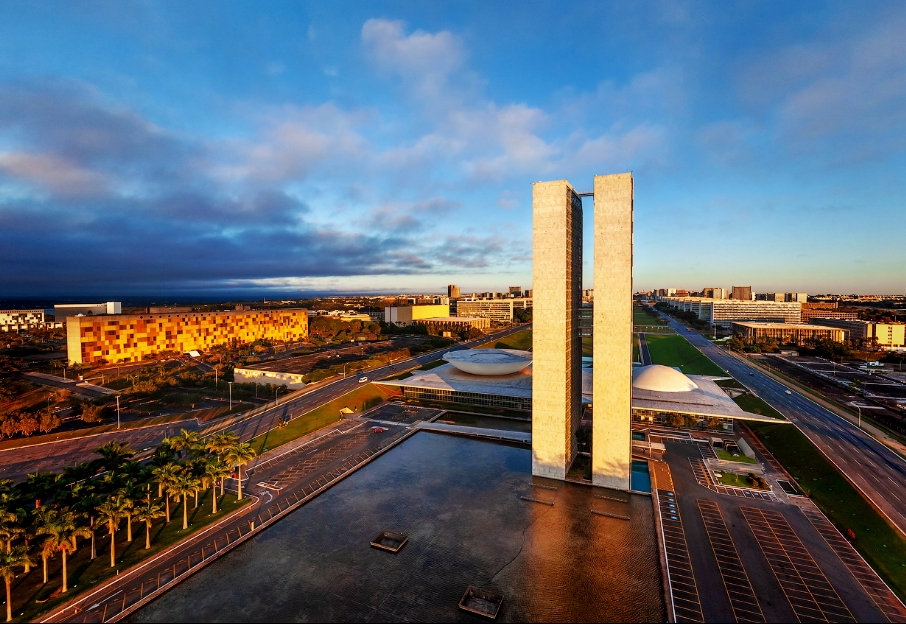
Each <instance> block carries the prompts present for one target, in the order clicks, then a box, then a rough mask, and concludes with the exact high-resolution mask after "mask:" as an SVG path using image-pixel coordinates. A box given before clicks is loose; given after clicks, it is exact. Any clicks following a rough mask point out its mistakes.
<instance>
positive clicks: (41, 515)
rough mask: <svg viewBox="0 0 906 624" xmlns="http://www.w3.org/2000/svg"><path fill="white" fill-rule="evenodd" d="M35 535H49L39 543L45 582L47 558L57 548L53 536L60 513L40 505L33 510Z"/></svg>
mask: <svg viewBox="0 0 906 624" xmlns="http://www.w3.org/2000/svg"><path fill="white" fill-rule="evenodd" d="M34 515H35V535H50V536H51V537H48V538H47V539H45V540H44V542H43V543H42V544H41V563H42V564H43V567H44V582H45V583H46V582H47V560H48V559H49V558H50V557H52V556H53V553H54V552H55V551H56V549H57V543H56V539H55V538H54V537H53V536H54V534H55V533H56V530H57V522H58V520H59V516H60V513H59V512H58V511H57V510H56V509H53V508H52V507H42V508H40V509H36V510H35V511H34Z"/></svg>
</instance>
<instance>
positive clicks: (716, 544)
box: [698, 499, 765, 622]
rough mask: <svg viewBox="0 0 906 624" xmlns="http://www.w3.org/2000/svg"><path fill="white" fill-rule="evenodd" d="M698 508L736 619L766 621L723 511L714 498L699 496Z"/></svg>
mask: <svg viewBox="0 0 906 624" xmlns="http://www.w3.org/2000/svg"><path fill="white" fill-rule="evenodd" d="M698 510H699V512H701V515H702V520H703V521H704V523H705V531H706V533H707V534H708V541H710V542H711V550H712V551H713V552H714V558H715V559H717V568H718V569H719V570H720V576H721V578H722V579H723V582H724V589H726V591H727V597H728V598H729V599H730V606H731V607H732V608H733V615H734V616H735V617H736V621H737V622H764V621H765V617H764V613H762V611H761V606H759V604H758V599H757V598H756V597H755V591H754V590H753V589H752V583H751V582H750V581H749V575H748V574H746V570H745V568H744V567H743V565H742V561H741V560H740V558H739V552H738V551H737V550H736V544H734V543H733V538H732V537H731V536H730V531H729V529H727V523H726V522H725V521H724V518H723V515H722V514H721V513H720V507H718V506H717V503H715V502H713V501H709V500H704V499H700V500H699V501H698Z"/></svg>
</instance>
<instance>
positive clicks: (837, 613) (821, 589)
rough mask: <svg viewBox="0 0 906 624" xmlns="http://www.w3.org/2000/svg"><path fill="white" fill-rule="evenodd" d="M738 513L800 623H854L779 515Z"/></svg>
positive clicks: (750, 509) (746, 510)
mask: <svg viewBox="0 0 906 624" xmlns="http://www.w3.org/2000/svg"><path fill="white" fill-rule="evenodd" d="M740 510H741V511H742V514H743V516H744V517H745V519H746V522H747V523H748V524H749V528H750V529H752V533H754V534H755V540H756V541H757V542H758V546H759V547H760V548H761V551H762V553H764V556H765V558H766V559H767V560H768V564H769V565H770V566H771V570H772V571H773V572H774V576H776V577H777V581H778V582H779V583H780V587H781V589H783V593H784V594H785V595H786V597H787V600H788V601H789V603H790V606H791V607H793V611H794V612H795V613H796V617H797V618H799V620H800V621H807V620H810V621H823V622H855V621H856V620H855V618H854V617H853V615H852V613H850V611H849V609H848V608H847V607H846V605H845V604H844V603H843V600H841V599H840V596H839V595H838V594H837V592H836V590H835V589H834V588H833V586H832V585H831V584H830V581H828V580H827V577H826V576H825V575H824V573H823V572H822V571H821V569H820V568H819V567H818V564H817V563H815V560H814V559H813V558H812V556H811V554H809V552H808V550H807V549H806V548H805V546H804V545H803V543H802V541H801V540H800V539H799V537H798V536H797V535H796V533H795V531H793V527H791V526H790V523H789V522H787V520H786V518H784V517H783V514H781V513H780V512H777V511H769V510H764V509H758V508H756V507H748V506H741V507H740Z"/></svg>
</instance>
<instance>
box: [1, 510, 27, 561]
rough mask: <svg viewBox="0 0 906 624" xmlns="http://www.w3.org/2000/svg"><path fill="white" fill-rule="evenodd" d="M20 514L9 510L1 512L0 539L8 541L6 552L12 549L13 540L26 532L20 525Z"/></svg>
mask: <svg viewBox="0 0 906 624" xmlns="http://www.w3.org/2000/svg"><path fill="white" fill-rule="evenodd" d="M19 523H20V518H19V516H18V515H17V514H16V513H14V512H12V511H8V510H3V511H2V512H0V540H3V541H5V542H6V552H7V553H9V552H11V551H12V547H13V540H14V539H16V538H17V537H19V536H20V535H22V534H23V533H25V529H24V528H23V527H22V526H20V524H19Z"/></svg>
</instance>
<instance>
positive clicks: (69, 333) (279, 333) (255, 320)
mask: <svg viewBox="0 0 906 624" xmlns="http://www.w3.org/2000/svg"><path fill="white" fill-rule="evenodd" d="M307 339H308V312H307V311H306V310H303V309H299V308H295V309H285V310H244V311H229V312H186V313H172V314H115V315H97V316H70V317H68V318H67V319H66V346H67V351H68V357H69V361H70V362H71V363H73V364H93V363H97V362H102V361H105V362H110V363H113V362H139V361H141V360H143V359H146V358H148V357H149V356H154V355H157V354H159V353H161V352H163V351H175V352H177V353H186V352H188V351H193V350H198V351H204V350H206V349H210V348H211V347H214V346H217V345H222V344H227V343H232V342H234V341H235V342H237V343H239V344H246V343H250V342H254V341H255V340H277V341H285V342H298V341H300V340H307Z"/></svg>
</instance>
